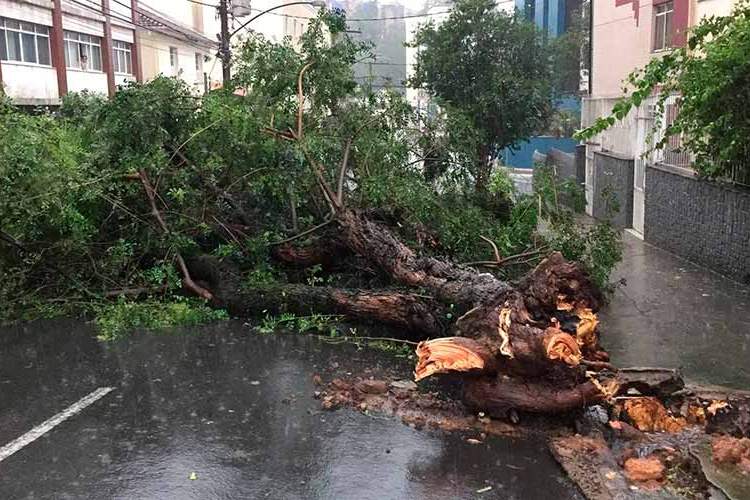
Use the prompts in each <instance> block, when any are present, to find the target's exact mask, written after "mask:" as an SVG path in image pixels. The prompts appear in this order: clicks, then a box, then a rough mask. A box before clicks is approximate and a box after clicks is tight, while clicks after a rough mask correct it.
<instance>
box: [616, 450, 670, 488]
mask: <svg viewBox="0 0 750 500" xmlns="http://www.w3.org/2000/svg"><path fill="white" fill-rule="evenodd" d="M664 473H665V468H664V464H663V463H662V462H661V460H659V459H658V458H657V457H655V456H653V455H652V456H649V457H646V458H629V459H627V460H626V461H625V475H626V476H627V478H628V479H629V480H630V481H632V482H634V483H640V482H646V481H662V480H663V479H664Z"/></svg>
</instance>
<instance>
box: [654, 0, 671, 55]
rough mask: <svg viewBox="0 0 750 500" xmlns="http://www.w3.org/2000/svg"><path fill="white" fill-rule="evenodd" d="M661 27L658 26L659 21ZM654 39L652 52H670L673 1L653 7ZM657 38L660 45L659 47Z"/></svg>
mask: <svg viewBox="0 0 750 500" xmlns="http://www.w3.org/2000/svg"><path fill="white" fill-rule="evenodd" d="M662 19H663V21H662V22H661V26H659V23H660V21H661V20H662ZM653 36H654V39H653V43H652V48H651V50H652V52H662V51H665V50H670V49H671V48H673V47H674V46H675V44H674V37H675V32H674V1H673V0H670V1H668V2H663V3H660V4H656V5H654V35H653ZM659 37H661V44H660V45H659Z"/></svg>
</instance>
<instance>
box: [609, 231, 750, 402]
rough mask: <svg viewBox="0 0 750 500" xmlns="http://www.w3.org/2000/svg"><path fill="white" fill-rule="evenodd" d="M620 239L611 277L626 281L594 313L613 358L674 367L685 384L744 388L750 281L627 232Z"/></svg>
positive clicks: (749, 358) (749, 374)
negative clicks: (724, 274)
mask: <svg viewBox="0 0 750 500" xmlns="http://www.w3.org/2000/svg"><path fill="white" fill-rule="evenodd" d="M623 243H624V246H625V248H624V253H623V261H622V262H621V263H620V265H619V267H618V269H617V270H615V272H614V273H613V276H612V281H617V280H620V279H624V280H625V281H626V285H625V286H621V287H619V288H618V289H617V291H616V292H615V294H614V296H613V297H612V300H611V303H610V304H609V305H608V306H607V307H606V308H605V309H604V310H603V311H602V313H601V320H602V324H601V329H602V343H603V345H604V347H605V348H606V349H607V350H608V351H609V353H610V355H611V356H612V359H613V361H614V362H615V364H617V365H619V366H661V367H669V368H682V370H683V374H684V375H685V377H686V378H687V379H688V380H689V381H691V382H697V383H705V384H720V385H727V386H732V387H736V388H742V389H750V287H748V286H743V285H741V284H739V283H736V282H734V281H731V280H729V279H726V278H724V277H722V276H720V275H718V274H716V273H713V272H711V271H708V270H706V269H703V268H701V267H699V266H696V265H694V264H692V263H690V262H687V261H685V260H682V259H680V258H678V257H676V256H674V255H672V254H670V253H669V252H666V251H664V250H661V249H659V248H656V247H653V246H651V245H649V244H647V243H644V242H643V241H641V240H639V239H638V238H636V237H634V236H632V235H631V234H629V233H624V235H623ZM748 258H750V256H748Z"/></svg>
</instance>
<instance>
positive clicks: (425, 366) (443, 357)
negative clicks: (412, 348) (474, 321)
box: [414, 337, 492, 382]
mask: <svg viewBox="0 0 750 500" xmlns="http://www.w3.org/2000/svg"><path fill="white" fill-rule="evenodd" d="M417 357H418V361H417V367H416V369H415V371H414V379H415V380H416V381H417V382H418V381H420V380H422V379H424V378H427V377H429V376H430V375H434V374H437V373H448V372H470V371H484V370H486V369H489V367H490V365H491V364H492V355H491V354H490V353H489V352H488V351H487V350H486V349H485V348H484V347H482V346H481V345H480V344H479V343H477V342H475V341H473V340H471V339H467V338H464V337H447V338H440V339H435V340H430V341H427V342H421V343H420V344H419V345H418V346H417Z"/></svg>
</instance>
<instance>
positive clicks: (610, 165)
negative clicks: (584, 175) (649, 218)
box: [591, 152, 635, 228]
mask: <svg viewBox="0 0 750 500" xmlns="http://www.w3.org/2000/svg"><path fill="white" fill-rule="evenodd" d="M634 168H635V165H634V162H633V160H632V159H630V158H627V157H623V156H620V155H618V154H615V153H611V152H596V153H594V178H593V197H592V200H591V215H592V216H593V217H594V218H596V219H599V220H608V221H610V222H611V223H612V225H614V226H615V227H619V228H626V227H631V226H632V224H633V169H634Z"/></svg>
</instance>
